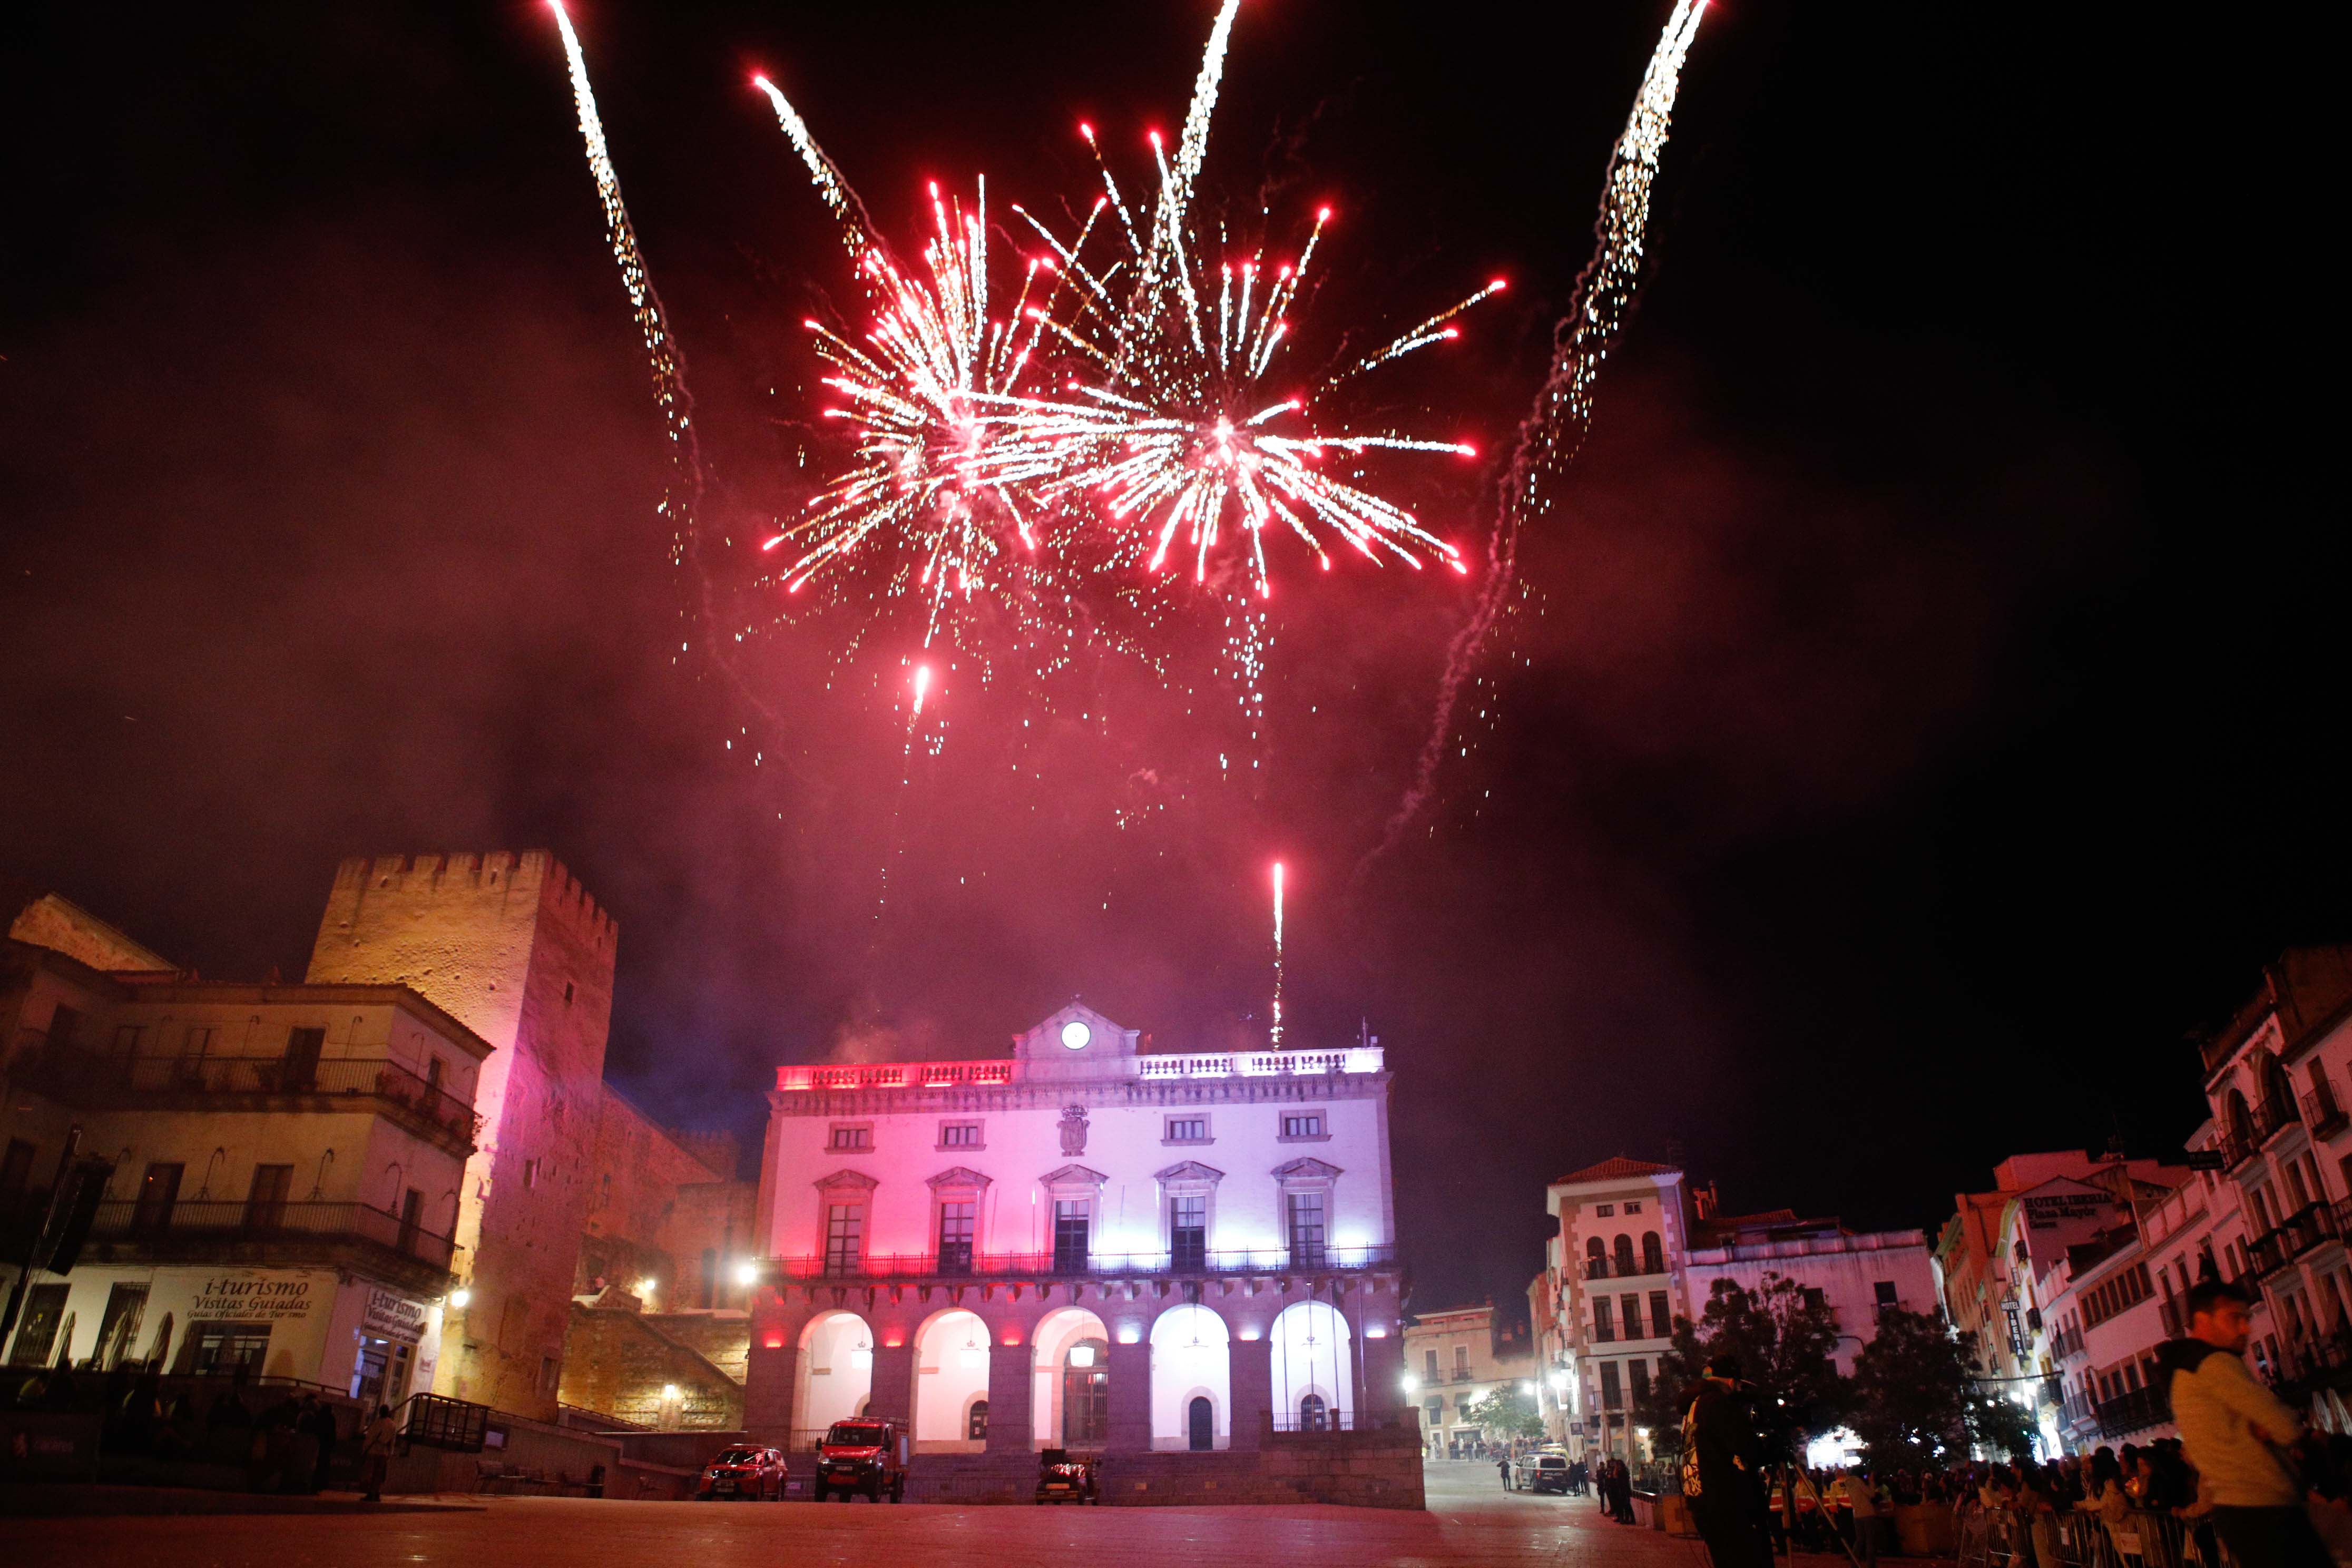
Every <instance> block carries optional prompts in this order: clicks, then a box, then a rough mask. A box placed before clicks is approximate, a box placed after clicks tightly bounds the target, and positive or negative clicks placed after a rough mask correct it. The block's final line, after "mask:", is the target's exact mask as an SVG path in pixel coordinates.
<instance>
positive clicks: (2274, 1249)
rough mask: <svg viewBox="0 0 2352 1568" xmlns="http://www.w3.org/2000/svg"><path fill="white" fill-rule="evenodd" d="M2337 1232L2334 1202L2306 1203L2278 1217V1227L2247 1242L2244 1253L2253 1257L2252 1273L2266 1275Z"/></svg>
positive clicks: (2334, 1235)
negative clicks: (2280, 1217) (2284, 1216)
mask: <svg viewBox="0 0 2352 1568" xmlns="http://www.w3.org/2000/svg"><path fill="white" fill-rule="evenodd" d="M2339 1235H2340V1232H2339V1229H2338V1227H2337V1223H2336V1210H2335V1208H2334V1207H2333V1206H2331V1205H2327V1204H2306V1205H2305V1206H2303V1207H2302V1208H2300V1209H2297V1210H2296V1211H2295V1212H2294V1213H2293V1214H2291V1215H2287V1217H2286V1218H2284V1219H2283V1220H2281V1221H2279V1223H2278V1226H2277V1228H2275V1229H2273V1230H2270V1231H2266V1232H2264V1233H2263V1235H2261V1236H2258V1237H2255V1238H2254V1239H2253V1240H2252V1241H2251V1242H2249V1243H2247V1245H2246V1256H2247V1257H2248V1258H2251V1259H2252V1261H2253V1265H2254V1272H2255V1274H2257V1275H2258V1276H2260V1277H2261V1278H2263V1279H2269V1278H2270V1277H2271V1276H2272V1275H2273V1274H2275V1273H2277V1272H2279V1270H2281V1269H2283V1268H2286V1267H2287V1266H2288V1265H2289V1264H2291V1263H2293V1262H2294V1260H2295V1259H2296V1258H2301V1257H2302V1256H2303V1255H2304V1254H2305V1253H2306V1252H2309V1251H2310V1250H2311V1249H2312V1248H2314V1247H2318V1246H2319V1245H2321V1244H2322V1243H2323V1242H2329V1241H2334V1240H2336V1239H2337V1237H2338V1236H2339Z"/></svg>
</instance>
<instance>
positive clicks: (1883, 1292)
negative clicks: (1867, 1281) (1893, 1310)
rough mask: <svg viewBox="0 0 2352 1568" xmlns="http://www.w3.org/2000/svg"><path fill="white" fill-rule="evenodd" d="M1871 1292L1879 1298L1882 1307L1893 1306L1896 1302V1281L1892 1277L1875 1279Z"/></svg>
mask: <svg viewBox="0 0 2352 1568" xmlns="http://www.w3.org/2000/svg"><path fill="white" fill-rule="evenodd" d="M1870 1293H1871V1294H1872V1295H1873V1296H1874V1297H1875V1298H1876V1299H1877V1301H1878V1304H1879V1305H1880V1306H1882V1307H1892V1306H1895V1304H1896V1298H1895V1281H1894V1280H1892V1279H1874V1280H1873V1281H1872V1282H1871V1286H1870Z"/></svg>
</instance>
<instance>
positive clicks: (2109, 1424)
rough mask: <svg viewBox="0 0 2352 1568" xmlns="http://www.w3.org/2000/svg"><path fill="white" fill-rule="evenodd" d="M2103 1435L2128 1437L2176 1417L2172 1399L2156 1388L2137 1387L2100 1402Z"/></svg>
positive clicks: (2100, 1420) (2101, 1434)
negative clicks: (2173, 1412)
mask: <svg viewBox="0 0 2352 1568" xmlns="http://www.w3.org/2000/svg"><path fill="white" fill-rule="evenodd" d="M2098 1419H2099V1436H2102V1437H2127V1436H2131V1434H2133V1433H2135V1432H2145V1431H2147V1429H2148V1428H2149V1427H2151V1426H2163V1425H2164V1424H2165V1423H2166V1422H2168V1421H2169V1420H2171V1419H2172V1402H2171V1401H2170V1400H2168V1399H2167V1398H2165V1397H2164V1395H2163V1394H2161V1393H2159V1392H2158V1391H2157V1390H2156V1389H2153V1388H2135V1389H2133V1390H2132V1391H2131V1392H2130V1393H2128V1394H2124V1395H2123V1396H2121V1397H2120V1398H2116V1399H2110V1400H2108V1401H2106V1402H2105V1404H2103V1405H2100V1406H2099V1416H2098Z"/></svg>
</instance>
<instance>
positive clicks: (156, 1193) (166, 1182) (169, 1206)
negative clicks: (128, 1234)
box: [131, 1163, 188, 1235]
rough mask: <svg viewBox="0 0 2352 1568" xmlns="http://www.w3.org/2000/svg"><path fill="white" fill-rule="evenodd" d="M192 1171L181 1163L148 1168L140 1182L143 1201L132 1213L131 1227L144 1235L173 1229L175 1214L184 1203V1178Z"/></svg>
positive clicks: (138, 1203)
mask: <svg viewBox="0 0 2352 1568" xmlns="http://www.w3.org/2000/svg"><path fill="white" fill-rule="evenodd" d="M187 1172H188V1168H187V1167H186V1166H185V1165H181V1164H167V1163H156V1164H152V1165H150V1166H148V1167H147V1173H146V1174H145V1175H144V1176H142V1177H141V1178H140V1180H139V1199H138V1202H137V1203H136V1204H134V1205H132V1207H131V1229H133V1230H135V1231H138V1232H139V1233H141V1234H142V1235H152V1233H154V1232H156V1231H159V1230H169V1229H171V1227H172V1211H173V1209H174V1208H176V1207H178V1206H179V1203H180V1178H181V1177H183V1176H184V1175H186V1174H187Z"/></svg>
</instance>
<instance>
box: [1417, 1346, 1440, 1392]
mask: <svg viewBox="0 0 2352 1568" xmlns="http://www.w3.org/2000/svg"><path fill="white" fill-rule="evenodd" d="M1421 1373H1422V1381H1423V1382H1424V1383H1435V1382H1436V1381H1437V1352H1435V1351H1423V1352H1421ZM1430 1403H1431V1404H1433V1405H1443V1404H1444V1401H1443V1400H1434V1399H1433V1400H1432V1401H1430Z"/></svg>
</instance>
